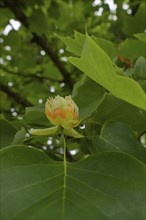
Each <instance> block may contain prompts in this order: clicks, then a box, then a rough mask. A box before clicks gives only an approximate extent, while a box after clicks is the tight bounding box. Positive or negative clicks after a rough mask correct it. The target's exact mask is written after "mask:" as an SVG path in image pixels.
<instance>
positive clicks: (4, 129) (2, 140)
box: [0, 119, 17, 148]
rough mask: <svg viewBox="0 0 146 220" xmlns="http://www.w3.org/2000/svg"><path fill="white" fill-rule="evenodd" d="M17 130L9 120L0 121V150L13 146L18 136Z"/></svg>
mask: <svg viewBox="0 0 146 220" xmlns="http://www.w3.org/2000/svg"><path fill="white" fill-rule="evenodd" d="M16 132H17V130H16V128H15V127H14V126H13V125H12V124H11V123H10V122H9V121H7V120H5V119H1V120H0V148H3V147H6V146H9V145H11V144H12V142H13V139H14V136H15V134H16Z"/></svg>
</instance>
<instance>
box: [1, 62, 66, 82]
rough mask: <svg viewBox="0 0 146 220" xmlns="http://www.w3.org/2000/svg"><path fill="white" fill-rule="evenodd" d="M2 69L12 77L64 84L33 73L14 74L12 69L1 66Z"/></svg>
mask: <svg viewBox="0 0 146 220" xmlns="http://www.w3.org/2000/svg"><path fill="white" fill-rule="evenodd" d="M0 69H2V70H3V71H5V72H7V73H9V74H12V75H17V76H22V77H25V78H26V77H28V78H35V79H38V80H50V81H53V82H62V80H54V79H51V78H49V77H47V76H41V75H38V74H37V73H36V74H31V73H23V72H20V71H19V72H14V71H12V70H10V69H7V68H6V67H3V66H2V65H1V66H0Z"/></svg>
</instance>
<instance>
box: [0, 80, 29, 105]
mask: <svg viewBox="0 0 146 220" xmlns="http://www.w3.org/2000/svg"><path fill="white" fill-rule="evenodd" d="M0 90H2V91H3V92H5V93H6V94H7V95H8V96H10V97H12V98H13V99H14V100H15V101H16V102H17V103H19V104H21V105H22V106H23V107H30V106H32V103H30V102H29V101H28V100H27V99H25V98H23V97H22V96H21V95H20V94H19V93H16V92H14V91H12V90H11V89H10V88H9V87H8V86H6V85H4V84H2V83H1V82H0Z"/></svg>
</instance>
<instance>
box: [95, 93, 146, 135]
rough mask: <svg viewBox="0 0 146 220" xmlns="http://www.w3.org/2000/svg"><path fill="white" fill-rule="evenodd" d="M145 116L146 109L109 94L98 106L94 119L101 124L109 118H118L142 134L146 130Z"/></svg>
mask: <svg viewBox="0 0 146 220" xmlns="http://www.w3.org/2000/svg"><path fill="white" fill-rule="evenodd" d="M145 118H146V112H145V111H142V110H140V109H138V108H136V107H134V106H132V105H130V104H128V103H126V102H124V101H122V100H120V99H117V98H115V97H114V96H113V95H111V94H107V95H106V97H105V99H104V100H103V102H102V103H101V105H100V106H99V107H98V109H97V111H96V113H95V115H94V117H93V120H94V121H95V122H98V123H100V124H101V123H102V124H103V123H105V122H106V121H109V120H118V121H121V122H124V123H126V124H129V125H130V126H131V127H132V129H133V130H134V131H136V132H138V133H139V134H140V133H142V132H143V131H144V130H146V123H145Z"/></svg>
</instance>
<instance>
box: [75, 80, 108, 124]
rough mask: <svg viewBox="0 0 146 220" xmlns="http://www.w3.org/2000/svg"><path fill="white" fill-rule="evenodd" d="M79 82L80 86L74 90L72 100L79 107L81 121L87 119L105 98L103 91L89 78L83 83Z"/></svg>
mask: <svg viewBox="0 0 146 220" xmlns="http://www.w3.org/2000/svg"><path fill="white" fill-rule="evenodd" d="M81 82H82V83H81V85H79V86H78V88H76V91H75V92H76V94H75V96H74V97H73V99H74V101H75V103H76V104H77V106H78V107H79V115H80V119H81V120H82V119H85V118H87V117H89V116H90V115H91V114H92V113H93V112H94V111H95V110H96V109H97V106H98V105H99V104H100V103H101V102H102V100H103V98H104V96H105V90H104V88H103V87H101V86H100V85H97V83H96V82H95V81H93V80H91V79H90V78H87V79H85V80H84V83H83V81H82V80H81ZM91 88H92V89H91Z"/></svg>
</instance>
